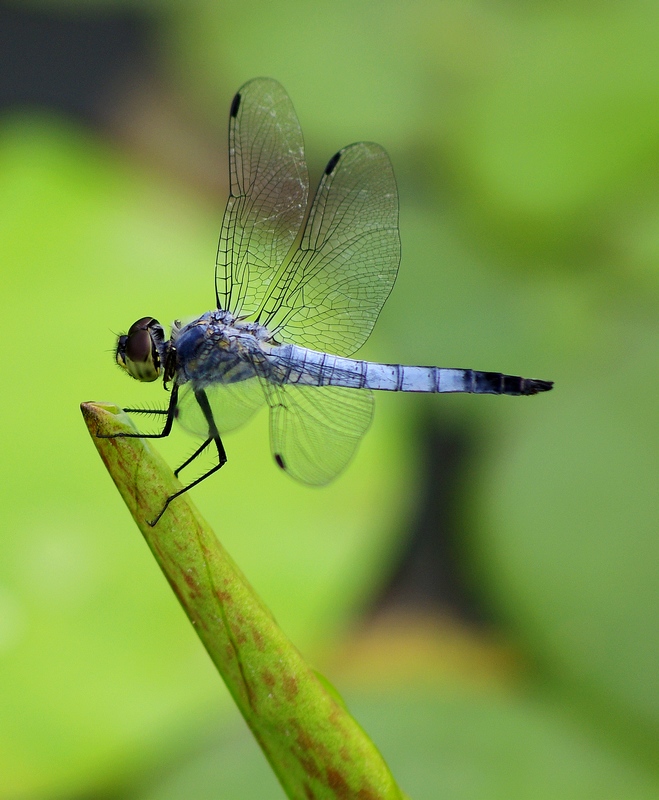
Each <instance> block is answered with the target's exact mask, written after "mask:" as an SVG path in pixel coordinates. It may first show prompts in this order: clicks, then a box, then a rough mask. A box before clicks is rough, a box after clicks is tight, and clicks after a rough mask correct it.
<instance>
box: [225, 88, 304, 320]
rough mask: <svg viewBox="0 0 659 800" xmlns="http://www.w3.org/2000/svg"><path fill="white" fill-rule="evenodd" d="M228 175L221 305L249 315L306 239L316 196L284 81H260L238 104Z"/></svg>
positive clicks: (231, 129) (231, 121)
mask: <svg viewBox="0 0 659 800" xmlns="http://www.w3.org/2000/svg"><path fill="white" fill-rule="evenodd" d="M229 172H230V195H229V200H228V202H227V207H226V210H225V212H224V219H223V221H222V230H221V233H220V242H219V245H218V251H217V266H216V270H215V283H216V290H217V303H218V307H219V308H223V309H225V310H229V311H232V312H233V313H235V314H236V315H240V314H245V315H248V314H252V313H254V312H255V311H256V310H257V309H258V308H259V307H260V306H261V302H262V300H263V298H264V296H265V293H266V291H267V289H268V287H269V285H270V284H271V282H272V279H273V278H274V276H275V275H276V273H277V270H278V269H279V267H280V266H281V264H282V262H283V260H284V258H285V256H286V254H287V253H288V252H289V250H290V248H291V246H292V244H293V242H294V240H295V238H296V236H297V235H298V233H299V230H300V226H301V224H302V220H303V218H304V214H305V210H306V206H307V197H308V192H309V175H308V172H307V165H306V162H305V160H304V142H303V139H302V131H301V130H300V123H299V122H298V119H297V116H296V114H295V110H294V109H293V104H292V103H291V100H290V98H289V97H288V95H287V94H286V92H285V91H284V88H283V87H282V86H281V85H280V84H279V83H277V81H273V80H271V79H269V78H256V79H255V80H252V81H250V82H249V83H246V84H245V85H244V86H243V87H242V88H241V89H240V91H239V92H238V93H237V94H236V96H235V97H234V99H233V103H232V105H231V113H230V117H229Z"/></svg>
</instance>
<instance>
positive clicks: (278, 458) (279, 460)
mask: <svg viewBox="0 0 659 800" xmlns="http://www.w3.org/2000/svg"><path fill="white" fill-rule="evenodd" d="M275 461H276V462H277V466H278V467H280V468H281V469H286V467H285V466H284V459H283V458H282V457H281V456H280V455H279V453H275Z"/></svg>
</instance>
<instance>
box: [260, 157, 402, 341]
mask: <svg viewBox="0 0 659 800" xmlns="http://www.w3.org/2000/svg"><path fill="white" fill-rule="evenodd" d="M399 261H400V236H399V232H398V192H397V189H396V180H395V178H394V173H393V168H392V166H391V162H390V160H389V156H388V155H387V153H386V151H385V150H384V149H383V148H382V147H380V145H377V144H373V143H371V142H359V143H357V144H353V145H350V146H348V147H345V148H344V149H343V150H340V151H339V152H338V153H337V154H336V155H335V156H334V157H333V158H332V159H331V160H330V162H329V164H328V165H327V167H326V169H325V173H324V175H323V177H322V180H321V182H320V185H319V187H318V191H317V192H316V196H315V198H314V201H313V205H312V208H311V212H310V215H309V219H308V221H307V224H306V226H305V229H304V233H303V236H302V239H301V243H300V246H299V248H298V250H297V251H296V252H295V253H294V254H293V256H292V258H291V260H290V262H289V263H288V265H287V266H286V268H285V269H284V270H283V272H282V274H281V276H280V278H279V279H278V280H277V282H276V284H274V285H273V287H272V288H271V290H270V291H269V293H268V295H267V297H266V299H265V302H264V308H263V311H262V313H261V314H260V315H259V318H260V320H261V322H263V324H265V325H266V326H267V327H268V328H270V330H274V331H278V332H279V338H281V339H282V340H283V341H291V342H295V343H296V344H300V345H303V346H304V347H310V348H312V349H315V350H328V351H330V352H332V353H335V354H337V355H351V354H352V353H354V352H355V350H357V349H358V348H359V347H361V345H362V344H363V343H364V342H365V341H366V339H367V338H368V336H369V334H370V333H371V331H372V329H373V326H374V325H375V321H376V320H377V317H378V314H379V313H380V310H381V309H382V306H383V305H384V302H385V300H386V299H387V297H388V296H389V293H390V292H391V289H392V287H393V285H394V281H395V280H396V274H397V272H398V264H399Z"/></svg>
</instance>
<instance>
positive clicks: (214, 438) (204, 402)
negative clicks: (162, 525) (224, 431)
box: [149, 389, 227, 528]
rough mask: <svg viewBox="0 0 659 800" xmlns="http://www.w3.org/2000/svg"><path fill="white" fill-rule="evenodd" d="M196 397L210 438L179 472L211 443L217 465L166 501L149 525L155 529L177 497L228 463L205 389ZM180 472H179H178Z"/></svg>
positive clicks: (198, 392)
mask: <svg viewBox="0 0 659 800" xmlns="http://www.w3.org/2000/svg"><path fill="white" fill-rule="evenodd" d="M195 397H196V399H197V402H198V403H199V407H200V408H201V411H202V413H203V415H204V417H205V419H206V422H207V423H208V434H209V438H208V440H207V441H206V442H204V444H203V445H202V446H201V447H200V448H199V449H198V450H197V451H196V452H195V453H194V454H193V456H192V458H190V459H188V461H187V462H186V463H185V464H183V465H181V466H180V467H179V470H181V469H183V467H184V466H186V464H188V463H190V461H192V460H193V459H194V458H196V457H197V456H198V455H199V454H200V453H201V452H202V450H204V449H205V448H206V447H207V446H208V445H209V444H210V443H211V442H215V446H216V447H217V457H218V460H217V464H216V465H215V466H214V467H211V468H210V469H209V470H208V471H207V472H205V473H204V474H203V475H202V476H201V477H199V478H197V479H196V480H194V481H192V483H189V484H188V485H187V486H184V487H183V488H182V489H180V490H179V491H178V492H174V494H172V495H170V496H169V497H168V498H167V500H165V504H164V506H163V507H162V508H161V510H160V513H159V514H158V516H157V517H156V518H155V519H154V520H153V521H152V522H149V525H150V526H151V527H152V528H153V527H155V526H156V525H157V524H158V521H159V520H160V517H162V515H163V514H164V513H165V511H166V510H167V507H168V506H169V504H170V503H171V502H172V500H175V499H176V498H177V497H180V496H181V495H182V494H185V492H187V491H188V489H192V487H193V486H197V485H198V484H200V483H201V482H202V481H205V480H206V478H208V477H210V476H211V475H212V474H213V473H214V472H217V471H218V469H220V467H223V466H224V465H225V464H226V463H227V454H226V452H225V450H224V445H223V444H222V439H220V433H219V431H218V429H217V426H216V425H215V420H214V419H213V412H212V410H211V407H210V403H209V402H208V397H207V396H206V392H205V391H204V390H203V389H200V390H199V391H197V392H195ZM177 471H178V470H177Z"/></svg>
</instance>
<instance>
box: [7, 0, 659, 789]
mask: <svg viewBox="0 0 659 800" xmlns="http://www.w3.org/2000/svg"><path fill="white" fill-rule="evenodd" d="M22 5H24V4H22ZM30 5H31V6H34V7H35V8H48V9H50V10H51V11H53V10H59V11H61V12H62V13H67V14H74V15H77V14H83V13H89V12H90V11H93V10H95V9H98V10H105V11H108V10H109V9H111V8H117V9H119V8H121V9H124V10H125V9H137V10H143V11H146V12H148V13H150V14H152V15H153V16H154V18H155V19H156V21H157V23H158V27H157V37H156V44H157V58H158V63H159V66H160V70H161V72H162V74H163V75H164V76H165V77H164V80H165V81H166V82H167V85H168V86H170V87H171V88H172V91H173V92H174V93H176V96H177V97H179V98H184V101H181V103H182V105H181V109H182V110H180V111H179V112H178V113H180V114H188V115H189V118H190V119H192V120H194V121H195V124H198V125H200V126H207V128H206V129H207V130H208V131H210V132H212V135H213V137H215V138H213V146H214V147H215V142H216V147H217V161H216V163H214V164H209V165H208V169H209V170H212V169H216V170H217V172H218V174H219V172H220V171H221V168H222V167H221V164H223V159H224V158H225V123H226V115H227V109H228V103H229V101H230V98H231V96H232V94H233V92H234V91H235V90H236V89H237V88H238V86H239V85H240V84H241V83H242V82H243V81H245V80H247V79H249V78H251V77H254V76H256V75H270V76H272V77H275V78H277V79H278V80H279V81H280V82H281V83H282V84H283V85H284V86H285V87H286V88H287V90H288V91H289V93H290V95H291V97H292V98H293V101H294V103H295V106H296V109H297V111H298V114H299V117H300V120H301V123H302V128H303V131H304V132H305V137H306V143H307V153H308V157H309V160H310V163H311V165H312V169H313V170H315V173H316V174H318V173H319V172H320V170H321V169H322V166H323V164H324V163H325V161H326V160H327V157H328V156H329V154H331V153H333V152H335V151H336V150H337V149H338V148H339V147H340V146H342V145H345V144H347V143H348V142H351V141H356V140H361V139H365V140H375V141H378V142H380V143H382V144H383V145H384V146H385V147H386V148H387V149H388V151H389V152H390V154H391V157H392V160H393V163H394V168H395V170H396V174H397V177H398V181H399V186H400V194H401V233H402V241H403V261H402V265H401V272H400V277H399V280H398V283H397V285H396V288H395V290H394V292H393V294H392V296H391V298H390V300H389V301H388V303H387V306H386V307H385V310H384V312H383V314H382V316H381V319H380V322H379V323H378V326H377V327H376V332H375V334H374V336H373V337H372V340H371V341H370V342H369V344H368V346H367V348H365V350H364V357H369V358H376V359H381V360H384V361H389V362H391V361H395V360H400V361H403V362H407V363H419V364H425V363H438V364H442V365H446V366H472V367H474V368H482V369H500V370H504V371H508V372H513V373H519V374H525V375H529V376H531V377H540V378H548V379H553V380H555V381H556V388H555V390H554V391H553V392H552V393H551V394H549V395H546V396H543V397H540V398H531V399H528V400H527V399H525V398H520V399H519V400H517V399H512V398H489V397H482V398H472V397H446V398H438V397H430V398H417V397H402V396H399V397H379V398H378V402H377V412H376V421H375V423H374V426H373V429H372V430H371V431H370V432H369V434H368V436H367V438H366V440H365V442H364V444H363V446H362V447H361V449H360V451H359V454H358V456H357V458H356V459H355V460H354V463H353V464H352V465H351V466H350V468H349V469H348V470H347V471H346V473H345V474H344V475H343V476H342V477H341V478H340V479H339V480H338V481H337V482H336V483H335V484H333V485H332V486H331V487H329V488H327V489H323V490H318V491H315V490H309V489H305V488H303V487H299V486H296V485H295V484H293V483H292V482H291V481H289V480H287V479H286V477H285V476H283V475H281V474H279V472H278V471H277V470H276V469H275V468H274V467H273V465H272V463H271V460H270V456H269V452H268V444H267V420H266V418H265V417H264V416H262V415H261V416H258V417H257V418H256V419H255V420H254V422H253V423H251V424H250V425H248V426H247V427H246V428H245V429H244V430H241V431H240V432H237V433H236V434H235V435H232V436H231V437H228V438H227V442H226V446H227V450H228V454H229V459H230V461H229V464H228V465H227V467H226V468H225V469H224V470H223V471H222V474H221V475H219V476H216V477H215V478H214V479H212V480H210V481H208V482H207V484H206V485H204V486H202V487H200V488H199V489H198V490H196V491H195V496H194V500H195V503H196V504H197V505H198V506H199V507H200V508H201V509H202V510H203V513H204V515H205V516H206V517H207V518H208V519H209V520H210V521H211V522H213V521H214V520H215V519H218V520H222V529H223V530H224V531H225V533H224V534H223V542H222V543H223V545H224V546H225V547H226V549H227V550H228V552H229V553H231V555H232V557H233V558H234V559H235V560H236V562H237V563H238V564H239V565H240V567H241V569H242V570H243V572H244V573H245V574H246V575H247V576H248V578H249V580H250V582H251V583H252V584H253V585H254V586H255V587H256V588H257V591H258V592H259V594H260V595H261V596H262V597H263V598H264V600H265V601H266V602H267V603H268V605H269V606H270V607H271V609H272V611H273V613H274V614H275V616H276V618H277V619H278V621H279V622H280V624H281V626H282V627H283V629H284V630H285V631H286V633H287V634H288V635H289V636H290V637H291V639H292V640H293V641H294V642H295V643H296V644H297V645H298V647H299V648H300V649H301V650H302V652H303V653H304V654H305V655H306V656H308V658H309V659H310V660H311V661H312V662H315V663H317V664H318V666H319V668H320V669H321V670H322V671H323V672H324V673H325V674H327V675H328V677H329V678H330V679H331V680H332V682H333V683H335V684H336V685H337V688H339V690H340V691H341V693H342V694H343V695H344V697H345V699H346V701H347V702H348V705H349V707H350V709H351V711H352V712H353V713H354V715H355V716H356V717H357V719H358V720H359V721H360V723H361V724H362V725H363V726H364V728H365V729H366V730H367V731H368V733H369V734H370V735H371V736H372V738H373V739H374V741H375V742H376V744H377V745H378V747H379V748H380V750H381V751H382V753H383V755H384V756H385V758H386V760H387V762H388V763H389V766H390V767H391V769H392V772H393V774H394V775H395V776H396V779H397V780H398V782H399V783H400V785H401V786H402V787H403V788H404V789H405V790H406V791H407V792H408V793H409V795H410V797H413V798H415V800H423V798H428V799H429V800H430V798H433V799H434V798H440V797H441V798H443V797H446V798H455V799H456V800H471V799H472V798H473V800H476V799H477V798H478V800H487V799H489V798H506V800H511V799H512V800H514V799H515V798H520V800H522V798H524V799H525V798H529V797H533V798H540V799H541V800H544V798H547V800H550V799H551V800H553V799H554V798H557V799H558V798H560V800H565V798H569V799H570V800H571V799H572V798H574V800H582V798H583V799H585V798H594V797H597V798H598V800H599V799H600V798H606V799H607V800H627V799H628V798H635V799H636V798H639V799H640V798H642V799H643V800H645V798H659V776H658V774H657V769H656V764H657V763H658V761H659V759H657V750H656V742H657V732H658V729H659V691H658V689H657V680H656V675H657V667H658V661H659V658H658V656H659V631H658V627H657V624H656V609H657V607H658V602H657V601H658V600H659V597H658V591H657V585H658V582H657V569H658V567H659V558H658V556H659V553H658V549H659V547H658V544H657V543H658V541H659V536H658V533H659V531H658V530H657V527H658V526H657V519H658V517H659V514H658V511H659V508H658V502H657V495H658V493H657V485H658V479H659V463H658V462H659V456H658V455H657V453H658V450H657V433H658V428H659V425H658V422H659V419H658V415H657V400H656V398H657V390H658V389H659V385H658V384H659V377H658V370H657V365H658V358H657V356H658V352H657V350H658V345H657V342H658V341H659V337H658V334H659V323H658V322H657V319H658V317H657V311H658V307H659V200H658V198H659V194H658V190H659V181H658V180H657V177H658V175H657V173H658V166H657V165H658V160H657V145H656V143H657V140H658V137H657V134H658V133H659V111H658V109H659V102H658V100H659V96H658V95H659V80H657V79H658V78H659V75H658V66H659V65H658V64H657V61H658V59H659V55H658V51H657V48H656V36H655V32H656V29H657V24H658V23H659V10H658V9H657V7H656V6H655V5H654V4H652V3H649V2H636V0H634V2H631V3H626V4H624V5H623V4H615V3H608V2H602V3H592V2H586V0H581V2H577V3H571V4H567V3H556V4H551V5H543V4H537V3H521V2H517V3H516V2H500V3H484V2H474V3H462V2H457V0H454V1H453V2H413V3H410V4H406V5H405V6H404V7H403V6H401V5H400V4H397V3H392V2H385V3H378V4H375V3H370V2H350V3H347V2H334V3H331V4H329V3H318V4H313V5H308V4H304V3H301V2H283V3H276V4H271V3H264V2H262V0H249V1H248V2H241V3H236V2H227V3H223V4H218V3H215V2H209V1H204V0H192V2H187V3H180V2H174V0H169V2H162V3H144V2H143V3H137V2H128V0H126V2H122V3H108V2H95V3H92V2H87V3H82V2H77V3H75V2H68V3H63V2H55V1H54V0H51V2H48V3H46V2H42V3H31V4H30ZM154 124H155V123H154ZM156 133H157V131H156V132H154V134H153V138H154V149H157V145H158V142H159V141H160V140H159V139H158V135H156ZM159 135H162V136H166V135H170V136H173V134H171V132H169V133H168V132H167V131H165V132H164V133H163V132H162V131H160V134H159ZM167 141H170V140H167ZM185 148H186V140H185V139H182V140H181V142H180V143H178V142H177V141H174V145H173V152H177V150H178V149H180V150H182V151H185ZM223 200H224V198H223V197H222V196H220V195H219V193H218V195H217V196H215V195H210V194H208V193H207V194H203V193H202V192H199V191H196V190H195V188H194V186H193V185H192V183H190V182H186V181H184V180H181V179H180V176H179V175H177V174H176V172H175V171H174V170H173V169H171V168H170V165H168V164H167V163H165V161H163V160H161V161H158V160H157V158H156V159H149V158H146V157H145V156H144V153H141V152H139V151H136V150H135V149H131V148H129V147H126V146H122V143H121V141H118V140H116V139H112V138H111V137H109V136H106V135H103V134H102V133H100V132H98V131H93V130H91V129H88V128H85V127H83V126H82V125H81V124H79V123H76V122H74V121H72V120H70V119H67V118H64V117H63V116H62V115H58V114H55V113H54V112H47V111H45V110H30V109H23V110H16V111H14V112H11V113H5V115H4V116H3V117H2V119H1V120H0V252H1V253H2V291H1V292H0V307H1V309H2V322H3V333H4V347H3V359H2V361H3V374H4V391H3V413H2V415H1V416H0V441H1V442H2V452H3V455H4V458H2V460H0V470H1V471H2V474H1V475H0V497H1V499H2V502H1V504H0V520H1V524H0V530H2V535H0V686H1V687H2V690H1V691H0V776H2V777H1V779H0V798H2V800H10V799H11V800H16V799H17V798H20V799H21V800H23V799H28V798H29V800H33V799H34V800H37V799H38V800H40V799H41V798H44V799H46V798H48V800H50V798H78V797H85V796H86V797H89V796H93V795H94V794H96V795H98V794H104V795H105V796H107V797H116V798H130V800H147V799H148V800H156V799H157V800H160V798H162V799H163V800H164V798H168V800H169V798H171V800H174V798H181V797H195V798H202V799H203V798H206V797H208V798H210V797H227V798H235V800H246V799H247V798H259V800H265V799H266V798H269V797H272V798H276V797H281V796H282V793H281V789H280V788H279V787H278V785H277V783H276V781H275V779H274V777H273V776H272V775H271V774H270V773H269V771H268V768H267V765H266V763H265V760H264V759H263V757H262V756H261V754H260V753H259V751H258V749H257V748H256V745H255V744H253V742H251V741H250V739H249V735H248V733H247V731H246V729H245V728H244V726H243V724H242V722H241V721H240V720H239V719H238V718H237V715H236V712H235V711H234V710H233V708H232V706H231V703H230V700H229V698H228V695H227V693H226V691H225V690H224V687H223V686H222V685H221V684H220V682H219V679H218V678H217V675H216V673H215V671H214V669H213V667H212V665H211V664H210V662H209V660H208V658H207V656H206V654H205V653H204V652H203V651H202V649H201V648H200V646H199V643H198V641H197V638H196V635H195V633H194V631H193V630H191V629H190V626H189V625H188V623H187V621H186V619H185V618H184V616H183V614H181V612H180V609H179V608H178V605H177V602H176V599H175V598H174V597H173V595H172V594H171V592H170V590H169V588H168V587H167V585H166V584H165V582H164V581H163V580H162V577H161V575H160V574H159V572H158V570H157V568H156V566H155V564H154V563H153V561H152V559H151V556H150V554H149V552H148V551H147V548H146V547H145V545H144V543H143V542H142V541H141V539H140V537H139V536H138V535H137V533H136V531H135V529H134V527H133V525H132V523H131V520H130V518H129V516H128V514H127V512H126V510H125V509H124V508H123V506H122V504H121V502H120V501H119V499H118V498H117V497H116V495H115V492H114V489H113V487H112V486H111V484H110V481H109V480H108V479H107V477H106V476H105V474H104V472H103V470H102V469H101V467H100V465H99V464H98V461H97V456H96V454H95V453H94V451H93V448H92V447H91V445H90V443H89V440H88V436H87V433H86V431H85V430H84V426H82V424H81V422H80V418H79V411H78V405H79V402H80V401H82V400H90V399H94V400H111V401H114V402H120V403H122V404H126V405H130V404H144V403H149V402H152V403H154V404H156V403H158V402H160V401H161V398H160V397H159V393H158V390H157V387H149V386H140V385H137V384H136V383H134V382H130V381H127V380H126V379H125V376H123V375H122V374H120V372H119V371H118V370H117V369H116V368H114V367H113V364H112V347H113V343H114V335H115V333H116V332H118V331H119V330H125V329H126V328H127V327H128V326H129V325H130V324H131V323H132V321H133V320H134V319H137V318H139V317H141V316H143V315H145V314H153V315H154V316H156V317H157V318H158V319H160V320H161V322H163V323H167V322H169V321H170V320H172V319H174V318H176V317H184V316H186V315H192V314H197V313H200V312H202V311H205V310H207V308H208V307H209V305H211V301H212V264H213V259H214V251H215V245H216V239H217V233H218V229H219V223H220V219H221V213H222V205H223ZM161 393H162V392H160V394H161ZM429 416H435V417H436V418H437V420H438V424H441V425H458V424H459V425H464V426H467V428H468V429H469V430H471V431H472V432H473V435H474V436H476V437H477V439H478V442H479V455H478V458H477V459H476V461H475V462H474V465H473V468H472V469H471V471H470V474H469V483H468V485H467V486H466V487H465V489H464V497H463V510H462V512H461V513H462V514H463V517H464V519H465V520H466V521H467V523H468V524H467V525H466V530H467V536H466V540H465V542H464V553H463V561H464V567H465V570H466V571H468V573H469V575H470V576H471V579H472V582H473V585H474V586H475V587H476V589H477V591H478V593H479V595H480V598H481V601H482V603H483V604H484V605H485V606H486V607H487V608H488V609H489V610H490V612H491V615H492V616H493V617H494V618H495V619H496V620H497V623H498V624H497V628H496V635H491V634H489V633H488V634H486V633H482V632H480V631H478V630H476V631H471V630H470V631H460V630H458V631H456V630H455V629H454V627H452V626H451V624H450V623H447V622H442V621H441V620H440V621H437V622H436V624H433V625H431V626H429V627H428V628H427V630H426V629H424V630H426V634H425V635H424V636H423V637H420V638H419V639H418V640H417V639H415V640H413V641H412V640H410V639H409V638H406V636H405V635H402V634H401V633H400V631H399V630H398V629H397V628H396V626H395V625H394V626H391V627H389V628H387V627H386V626H384V627H383V628H382V629H379V633H378V637H379V638H378V637H376V639H377V641H375V640H374V642H375V643H374V645H373V647H371V648H368V647H362V648H361V649H360V648H359V646H358V644H359V642H360V641H361V642H363V638H360V637H361V633H360V631H362V630H363V625H364V623H363V622H360V619H361V617H360V611H361V610H362V609H364V608H365V607H367V606H368V603H369V600H370V599H371V598H372V597H374V596H375V595H376V594H377V591H378V589H379V588H380V587H381V585H382V584H383V582H384V580H385V576H386V575H387V573H388V570H389V569H390V568H391V565H392V564H393V563H394V562H395V559H396V556H397V554H398V553H399V552H400V550H401V548H402V546H403V545H402V542H403V540H404V535H405V533H406V531H407V530H408V528H409V525H410V520H411V519H412V517H413V515H414V509H415V506H416V503H417V501H418V497H419V493H420V475H421V467H422V465H421V463H420V456H419V452H420V439H421V438H422V436H423V427H422V426H423V424H424V420H427V419H428V417H429ZM192 447H193V442H192V440H188V439H186V437H185V435H184V434H183V433H182V432H179V433H178V435H177V436H176V437H174V441H171V442H170V441H167V442H163V443H162V446H161V445H160V444H159V445H158V448H159V449H160V450H161V451H162V452H163V453H164V454H165V456H166V457H167V459H168V460H169V463H172V464H173V463H174V462H175V461H176V460H177V458H178V457H179V456H181V455H182V456H185V455H187V454H188V453H189V452H190V451H191V449H192ZM355 642H357V645H355V644H354V643H355ZM376 645H377V646H376ZM498 653H503V654H504V657H502V658H501V659H499V658H498V656H497V654H498Z"/></svg>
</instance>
